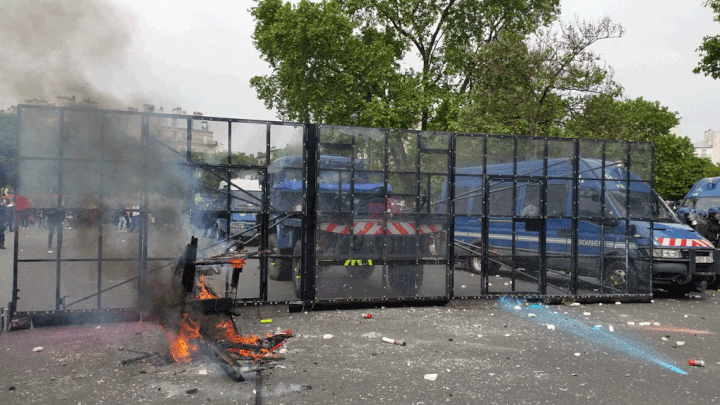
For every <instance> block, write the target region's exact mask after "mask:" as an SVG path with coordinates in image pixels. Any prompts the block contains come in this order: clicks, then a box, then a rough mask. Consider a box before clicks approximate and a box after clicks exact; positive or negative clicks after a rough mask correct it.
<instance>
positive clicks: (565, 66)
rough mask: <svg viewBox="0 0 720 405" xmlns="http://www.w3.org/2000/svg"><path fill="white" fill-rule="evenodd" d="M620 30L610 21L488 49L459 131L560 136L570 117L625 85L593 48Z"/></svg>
mask: <svg viewBox="0 0 720 405" xmlns="http://www.w3.org/2000/svg"><path fill="white" fill-rule="evenodd" d="M622 34H623V29H622V27H621V26H619V25H616V24H613V23H612V22H611V21H610V20H609V19H608V18H605V19H603V20H601V21H599V22H598V23H596V24H593V23H586V22H575V23H568V24H558V25H557V26H555V27H550V28H540V29H538V30H537V32H536V33H535V35H534V37H533V39H532V40H525V38H523V37H521V36H518V35H509V36H506V37H503V38H501V39H500V40H498V41H497V42H495V43H494V44H491V45H488V46H486V47H484V48H483V49H482V50H481V51H480V52H478V53H477V54H476V55H475V56H474V58H475V68H474V71H473V77H474V78H475V79H474V83H475V85H474V87H473V88H472V90H471V91H470V92H469V94H468V97H467V99H466V104H465V105H464V107H465V108H463V110H462V112H461V113H460V114H459V116H458V122H457V127H458V128H460V129H461V130H463V131H466V132H483V133H498V134H521V135H532V136H561V135H562V128H563V126H564V123H565V122H566V121H567V119H568V117H569V116H570V114H572V113H573V112H574V111H577V110H579V109H582V108H583V105H584V102H585V100H586V99H588V98H589V97H592V96H594V95H597V94H607V95H609V96H615V95H617V94H619V93H620V87H619V86H618V85H617V84H616V83H615V82H613V80H612V74H611V72H610V71H608V70H606V69H605V68H604V67H600V66H598V64H597V60H598V57H597V55H596V54H595V53H593V52H592V51H591V50H590V46H591V45H593V44H595V43H597V42H598V41H601V40H604V39H609V38H617V37H620V36H621V35H622Z"/></svg>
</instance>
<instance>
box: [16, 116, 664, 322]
mask: <svg viewBox="0 0 720 405" xmlns="http://www.w3.org/2000/svg"><path fill="white" fill-rule="evenodd" d="M18 121H19V136H18V159H17V161H18V173H19V184H18V187H17V194H18V195H19V196H23V197H24V198H25V199H26V202H27V204H25V206H24V207H23V208H25V209H22V210H20V207H18V220H19V225H20V226H18V230H17V232H16V233H15V262H14V279H13V300H12V303H11V307H12V308H11V310H12V312H13V313H17V312H20V313H38V312H44V311H50V313H60V312H62V311H78V310H85V311H89V312H97V311H100V310H120V309H134V308H139V307H142V306H144V305H150V304H151V303H152V301H153V300H155V299H157V298H158V296H160V295H162V292H163V291H164V290H163V289H164V287H165V286H166V285H167V284H168V283H170V280H171V278H172V277H173V271H174V265H175V262H176V261H177V259H178V257H179V256H180V255H181V254H182V251H183V248H184V247H185V245H186V244H187V243H188V242H189V240H190V237H191V235H195V236H196V237H198V236H199V237H200V254H199V256H200V257H202V256H203V255H204V256H210V255H212V254H217V252H219V251H221V250H222V249H224V247H225V246H226V241H227V240H228V239H241V240H243V241H245V242H246V250H247V253H248V262H247V264H246V265H245V267H244V269H243V272H242V273H241V276H240V282H239V287H238V288H237V289H232V288H230V283H229V278H230V273H231V272H230V270H229V269H226V268H223V267H222V266H220V267H218V266H208V267H207V268H203V269H201V272H202V273H203V274H204V275H205V277H204V279H205V283H206V285H207V286H209V287H210V288H211V289H213V290H214V291H216V292H217V293H219V294H220V295H221V296H223V297H226V298H231V299H233V300H234V301H235V302H237V303H239V304H242V303H252V304H255V303H291V304H292V303H302V304H315V303H328V302H334V303H344V302H384V301H420V300H448V299H452V298H458V297H487V296H498V295H523V296H530V297H538V298H548V297H560V298H562V297H573V298H584V299H589V300H592V299H608V298H612V299H616V300H623V299H635V298H644V297H649V296H650V294H651V276H652V251H651V244H650V241H653V240H654V238H653V235H652V232H653V226H652V224H653V221H655V220H657V219H658V215H659V211H662V209H663V208H662V206H661V205H660V203H659V202H658V197H657V196H656V195H655V194H654V192H653V191H652V185H653V176H652V173H653V167H652V162H653V147H652V145H651V144H647V143H626V142H603V141H591V140H578V139H550V138H547V139H546V138H531V137H523V136H499V135H481V134H460V133H443V132H431V131H411V130H393V129H376V128H357V127H338V126H327V125H314V124H297V123H283V122H265V121H254V120H240V119H228V118H216V117H204V116H201V115H192V116H188V115H173V114H162V113H152V112H131V111H110V110H96V109H90V110H87V109H74V108H59V107H35V106H19V107H18ZM660 214H662V213H661V212H660ZM31 219H32V221H31ZM31 222H32V223H31ZM639 228H642V229H643V230H645V231H647V232H649V233H648V234H647V235H645V236H644V238H645V239H643V240H644V242H643V240H640V239H639V238H638V237H637V236H638V235H637V233H638V232H639V231H638V229H639ZM484 241H488V243H484Z"/></svg>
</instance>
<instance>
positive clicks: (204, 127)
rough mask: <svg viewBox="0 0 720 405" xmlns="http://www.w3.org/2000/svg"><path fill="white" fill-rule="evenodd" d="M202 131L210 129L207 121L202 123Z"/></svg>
mask: <svg viewBox="0 0 720 405" xmlns="http://www.w3.org/2000/svg"><path fill="white" fill-rule="evenodd" d="M202 129H208V122H207V121H203V122H202Z"/></svg>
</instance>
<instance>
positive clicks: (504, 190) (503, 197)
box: [481, 183, 515, 217]
mask: <svg viewBox="0 0 720 405" xmlns="http://www.w3.org/2000/svg"><path fill="white" fill-rule="evenodd" d="M481 200H482V198H481ZM512 201H513V187H512V184H507V183H503V184H501V185H497V186H495V187H491V188H490V201H489V203H490V206H489V211H490V212H489V215H491V216H508V217H509V216H512V215H513V214H514V211H515V209H514V208H515V207H513V204H512Z"/></svg>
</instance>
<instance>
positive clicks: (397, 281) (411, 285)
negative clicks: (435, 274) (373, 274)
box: [388, 265, 425, 295]
mask: <svg viewBox="0 0 720 405" xmlns="http://www.w3.org/2000/svg"><path fill="white" fill-rule="evenodd" d="M424 273H425V271H424V270H423V267H422V266H414V265H390V266H388V282H389V283H390V288H391V289H392V290H393V291H395V292H397V293H400V294H402V295H417V294H418V292H419V291H420V286H422V282H423V275H424Z"/></svg>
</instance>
